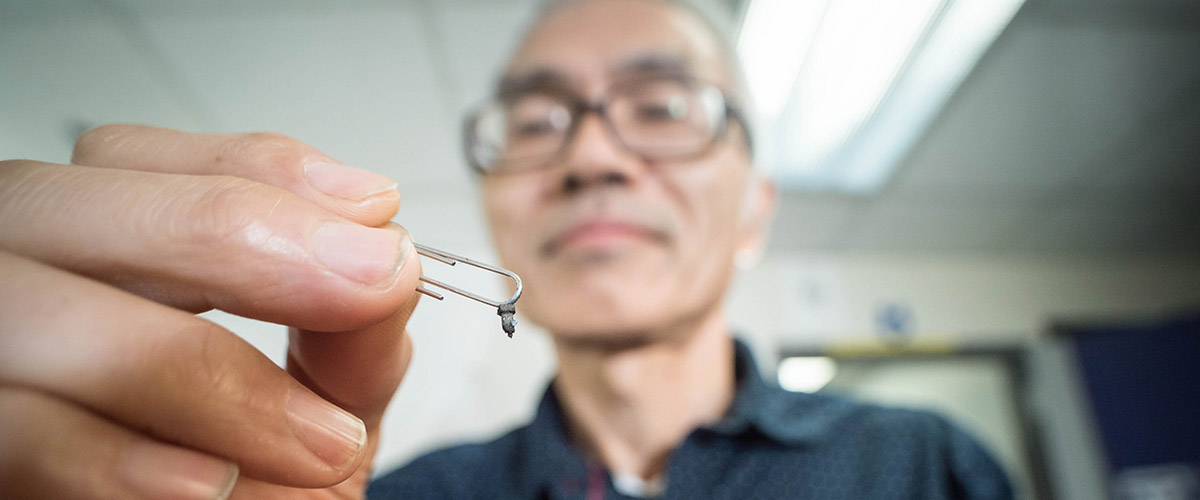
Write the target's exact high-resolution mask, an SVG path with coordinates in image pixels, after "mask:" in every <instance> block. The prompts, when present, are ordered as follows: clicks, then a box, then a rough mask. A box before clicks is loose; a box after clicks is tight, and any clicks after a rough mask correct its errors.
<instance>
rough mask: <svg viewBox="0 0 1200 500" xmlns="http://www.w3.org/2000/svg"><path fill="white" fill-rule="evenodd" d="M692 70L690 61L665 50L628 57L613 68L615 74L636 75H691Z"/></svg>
mask: <svg viewBox="0 0 1200 500" xmlns="http://www.w3.org/2000/svg"><path fill="white" fill-rule="evenodd" d="M693 72H694V68H693V64H692V61H691V60H689V59H687V58H684V57H681V56H678V55H675V54H669V53H665V52H647V53H643V54H638V55H636V56H633V57H630V58H628V59H626V60H625V61H623V62H621V64H619V65H617V67H616V68H613V74H614V75H617V76H638V75H643V74H656V75H657V74H667V75H691V74H693Z"/></svg>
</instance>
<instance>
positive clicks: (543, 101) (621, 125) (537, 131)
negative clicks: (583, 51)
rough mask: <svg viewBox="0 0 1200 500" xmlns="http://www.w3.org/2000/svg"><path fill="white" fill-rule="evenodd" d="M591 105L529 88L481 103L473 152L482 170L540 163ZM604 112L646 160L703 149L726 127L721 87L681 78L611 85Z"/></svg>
mask: <svg viewBox="0 0 1200 500" xmlns="http://www.w3.org/2000/svg"><path fill="white" fill-rule="evenodd" d="M587 109H588V108H587V107H586V106H583V105H580V104H579V101H578V100H576V99H572V98H571V97H569V96H566V95H564V94H559V93H551V92H537V91H532V92H527V93H524V94H522V95H519V96H516V97H512V98H508V99H503V100H500V101H497V102H494V103H492V104H491V105H489V106H487V107H486V108H484V109H483V110H482V111H481V112H480V113H479V114H478V115H477V116H476V117H475V119H474V120H473V121H472V123H471V124H470V130H469V131H468V137H469V142H470V144H469V150H468V151H469V152H470V153H471V154H472V155H473V158H472V161H473V162H474V163H476V164H477V165H479V166H480V167H482V168H484V169H485V170H496V169H505V170H507V169H513V170H518V169H526V168H535V167H537V166H540V165H543V164H545V163H547V162H548V161H549V160H550V159H551V158H552V157H553V156H554V155H556V154H558V152H559V151H560V150H561V149H562V148H563V147H564V146H565V145H566V143H567V142H568V141H570V140H571V136H572V135H573V134H574V131H575V130H576V129H577V128H578V122H579V121H581V120H583V117H584V115H585V114H586V112H587ZM601 110H602V111H601V113H602V114H603V115H604V116H603V117H602V118H603V119H604V120H605V121H606V125H607V127H608V129H609V131H610V132H612V133H614V134H615V137H614V139H616V140H617V141H618V142H619V143H620V145H621V146H623V147H624V148H626V149H628V150H629V151H631V152H633V153H635V154H638V155H642V156H644V157H646V158H649V159H669V158H674V157H682V156H688V155H692V154H696V153H699V152H701V151H702V150H703V149H704V148H706V147H708V146H709V145H710V144H711V143H712V142H713V140H714V139H715V138H716V136H717V134H718V133H719V132H720V131H721V130H722V128H723V127H724V120H725V113H726V106H725V99H724V96H723V95H722V94H721V92H720V91H719V90H717V89H716V88H714V87H711V86H706V85H698V84H693V83H691V82H687V81H682V80H678V79H657V80H648V81H643V82H637V83H636V84H630V85H626V86H620V87H616V88H614V89H613V90H612V91H611V92H610V95H609V96H608V99H607V100H606V102H605V104H604V106H603V107H602V108H601Z"/></svg>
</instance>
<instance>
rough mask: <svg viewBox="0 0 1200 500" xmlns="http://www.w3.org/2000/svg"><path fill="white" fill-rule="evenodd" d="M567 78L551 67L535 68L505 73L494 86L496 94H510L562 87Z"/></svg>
mask: <svg viewBox="0 0 1200 500" xmlns="http://www.w3.org/2000/svg"><path fill="white" fill-rule="evenodd" d="M569 80H570V79H568V78H567V77H566V76H565V75H563V74H562V73H559V72H557V71H554V70H552V69H548V68H536V69H533V70H531V71H526V72H524V73H518V74H515V75H505V76H504V78H502V79H501V80H500V84H499V85H498V86H497V88H496V95H499V96H511V95H515V94H521V93H523V92H525V91H527V90H529V89H535V88H544V87H564V86H566V85H567V83H568V82H569Z"/></svg>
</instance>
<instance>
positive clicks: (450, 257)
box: [413, 243, 522, 338]
mask: <svg viewBox="0 0 1200 500" xmlns="http://www.w3.org/2000/svg"><path fill="white" fill-rule="evenodd" d="M413 246H415V247H416V248H417V254H419V255H422V256H425V257H429V258H431V259H433V260H436V261H438V262H441V263H443V264H446V265H448V266H453V265H455V264H457V263H459V262H462V263H463V264H466V265H468V266H474V267H478V268H480V269H484V270H487V271H491V272H493V273H496V274H499V275H503V276H507V277H508V278H509V279H512V280H513V281H515V282H516V283H517V291H516V292H515V293H513V296H512V297H510V298H509V299H508V300H505V301H498V300H492V299H489V298H486V297H482V296H479V295H476V294H474V293H471V292H468V291H466V290H463V289H461V288H458V287H456V286H453V285H448V284H446V283H443V282H441V281H437V280H435V279H431V278H426V277H425V276H424V275H422V276H421V282H422V283H428V284H430V285H433V286H436V287H438V288H441V289H443V290H446V291H449V292H453V293H456V294H459V295H462V296H463V297H466V298H468V299H471V300H474V301H476V302H481V303H484V304H487V305H489V306H492V307H495V308H496V314H498V315H499V316H500V328H501V329H503V330H504V333H507V334H508V338H512V336H513V333H515V332H516V331H517V320H516V319H514V318H513V315H514V314H516V312H517V307H516V306H515V305H514V304H516V302H517V299H519V298H521V289H522V286H521V277H520V276H517V273H514V272H512V271H509V270H508V269H503V268H499V267H496V266H491V265H488V264H484V263H482V262H478V261H474V260H471V259H468V258H466V257H460V256H458V255H454V254H452V253H449V252H443V251H441V250H438V249H435V248H430V247H427V246H425V245H421V244H419V243H413ZM417 291H418V292H421V293H423V294H425V295H428V296H430V297H433V298H435V299H437V300H442V298H443V296H442V295H441V294H439V293H437V292H434V291H431V290H428V289H426V288H425V287H424V285H422V286H419V287H417Z"/></svg>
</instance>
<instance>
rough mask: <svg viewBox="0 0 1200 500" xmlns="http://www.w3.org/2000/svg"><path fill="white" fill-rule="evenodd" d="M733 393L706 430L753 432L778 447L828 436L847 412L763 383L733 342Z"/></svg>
mask: <svg viewBox="0 0 1200 500" xmlns="http://www.w3.org/2000/svg"><path fill="white" fill-rule="evenodd" d="M734 377H735V378H736V380H737V393H736V394H735V395H734V399H733V403H732V404H731V405H730V407H729V411H728V412H727V413H726V414H725V417H724V418H722V419H721V420H718V421H717V422H715V423H713V424H712V425H710V426H708V427H707V428H708V429H709V430H711V431H713V432H715V433H717V434H721V435H726V436H737V435H743V434H745V433H748V432H757V433H759V434H761V435H763V436H765V437H767V438H769V439H771V440H773V441H776V442H778V443H779V444H783V445H788V446H800V445H806V444H812V443H815V442H818V441H821V440H823V439H825V438H827V437H829V436H831V435H832V433H831V432H830V427H831V426H832V425H834V422H835V421H836V420H837V419H838V418H839V417H840V416H841V415H842V414H843V412H844V411H847V410H849V409H850V407H849V405H847V404H843V403H842V402H841V401H840V400H834V399H830V398H827V397H824V396H818V395H813V394H806V393H795V392H790V391H786V390H784V389H782V388H780V387H779V386H778V385H776V384H774V383H770V382H768V381H766V380H765V379H763V377H762V374H760V373H759V371H758V365H757V364H755V362H754V357H753V355H751V353H750V348H749V346H747V345H746V344H745V343H744V342H742V341H741V340H735V341H734Z"/></svg>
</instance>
